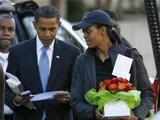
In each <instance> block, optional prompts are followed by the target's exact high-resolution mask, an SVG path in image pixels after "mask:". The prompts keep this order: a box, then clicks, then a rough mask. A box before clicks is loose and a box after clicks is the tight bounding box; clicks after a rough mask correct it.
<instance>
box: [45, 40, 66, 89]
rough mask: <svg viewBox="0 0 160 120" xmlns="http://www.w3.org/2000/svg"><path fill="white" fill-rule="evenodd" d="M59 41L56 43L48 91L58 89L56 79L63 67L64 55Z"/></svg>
mask: <svg viewBox="0 0 160 120" xmlns="http://www.w3.org/2000/svg"><path fill="white" fill-rule="evenodd" d="M59 44H60V43H59V41H58V40H56V41H55V45H54V52H53V57H52V64H51V69H50V75H49V79H48V85H47V90H53V89H54V90H55V89H56V86H57V85H56V84H57V82H56V79H57V76H58V74H59V73H61V72H60V70H61V68H62V67H61V66H62V63H61V61H62V59H63V55H62V51H63V50H62V47H61V46H60V45H59Z"/></svg>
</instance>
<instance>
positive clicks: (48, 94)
mask: <svg viewBox="0 0 160 120" xmlns="http://www.w3.org/2000/svg"><path fill="white" fill-rule="evenodd" d="M58 94H69V92H67V91H50V92H44V93H39V94H35V95H33V97H32V98H31V101H32V102H36V101H43V100H49V99H54V97H55V95H58Z"/></svg>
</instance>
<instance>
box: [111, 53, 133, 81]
mask: <svg viewBox="0 0 160 120" xmlns="http://www.w3.org/2000/svg"><path fill="white" fill-rule="evenodd" d="M132 62H133V59H132V58H129V57H127V56H124V55H121V54H118V56H117V59H116V62H115V65H114V68H113V72H112V75H114V76H117V77H122V78H126V79H127V80H129V79H130V73H129V72H130V69H131V65H132Z"/></svg>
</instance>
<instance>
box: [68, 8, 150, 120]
mask: <svg viewBox="0 0 160 120" xmlns="http://www.w3.org/2000/svg"><path fill="white" fill-rule="evenodd" d="M73 29H74V30H78V29H82V30H83V33H84V37H85V39H86V42H87V45H88V49H87V50H86V52H85V53H84V54H82V55H81V56H79V57H78V59H77V61H76V64H75V67H74V72H73V79H72V88H71V95H72V106H73V109H74V111H75V113H76V116H77V120H102V119H103V116H102V115H101V114H100V113H99V112H97V111H96V107H95V106H93V105H90V104H89V103H87V101H86V100H85V98H84V95H85V94H86V92H87V91H88V90H90V89H91V88H97V86H98V85H99V83H100V82H101V80H104V79H112V78H113V77H114V76H113V75H112V70H113V66H114V63H115V60H116V58H117V55H118V54H121V55H124V56H127V57H130V58H132V59H133V62H132V67H131V70H130V74H131V77H130V82H131V83H132V84H133V85H134V86H135V87H136V89H137V90H140V91H141V103H140V105H139V106H138V107H137V108H135V109H134V110H133V115H132V116H130V117H127V118H117V119H116V120H144V119H145V117H146V116H147V115H148V113H149V111H150V109H151V108H152V99H153V96H152V91H151V84H150V81H149V78H148V75H147V71H146V69H145V66H144V64H143V60H142V56H141V55H140V54H139V53H138V52H137V50H136V49H135V48H131V47H130V46H128V45H126V44H124V42H123V41H122V37H121V35H120V33H119V32H118V31H117V29H116V27H115V25H114V23H113V21H112V19H111V18H110V16H109V15H108V14H107V13H106V12H104V11H102V10H93V11H91V12H89V13H87V14H85V15H84V17H83V18H82V20H81V21H80V22H79V24H77V25H74V26H73Z"/></svg>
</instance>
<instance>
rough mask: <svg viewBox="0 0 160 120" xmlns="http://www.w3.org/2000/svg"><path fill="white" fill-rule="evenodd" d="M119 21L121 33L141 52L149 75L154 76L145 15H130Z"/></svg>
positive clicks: (154, 71)
mask: <svg viewBox="0 0 160 120" xmlns="http://www.w3.org/2000/svg"><path fill="white" fill-rule="evenodd" d="M119 23H120V27H121V32H122V34H123V35H124V36H125V37H126V38H127V40H128V41H129V42H130V43H131V44H132V45H133V46H134V47H136V48H137V49H138V50H139V52H140V53H141V54H142V56H143V58H144V63H145V66H146V68H147V70H148V73H149V76H150V77H154V76H155V74H156V70H155V64H154V58H153V53H152V46H151V40H150V36H149V32H148V24H147V20H146V16H144V15H137V16H135V15H132V16H129V17H127V19H123V20H121V21H119Z"/></svg>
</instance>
